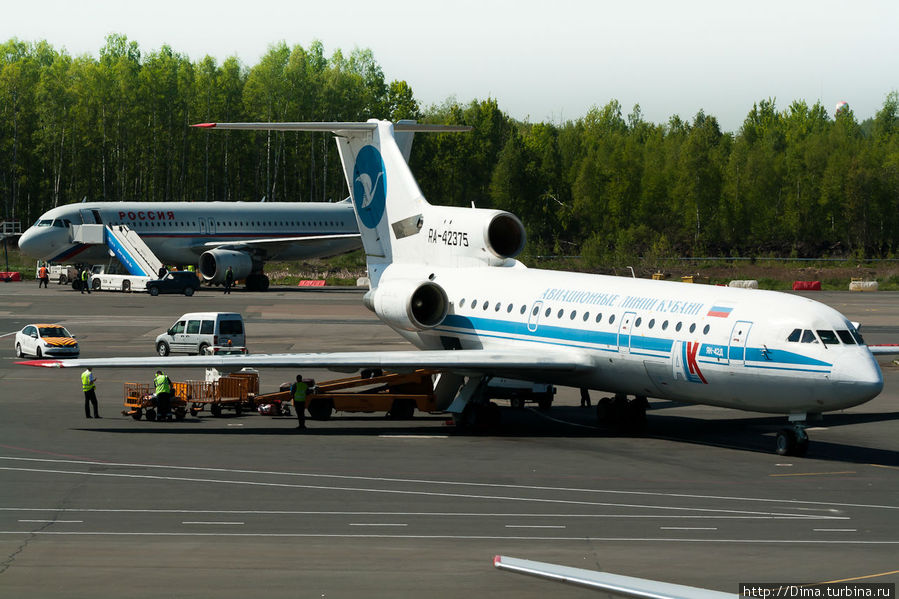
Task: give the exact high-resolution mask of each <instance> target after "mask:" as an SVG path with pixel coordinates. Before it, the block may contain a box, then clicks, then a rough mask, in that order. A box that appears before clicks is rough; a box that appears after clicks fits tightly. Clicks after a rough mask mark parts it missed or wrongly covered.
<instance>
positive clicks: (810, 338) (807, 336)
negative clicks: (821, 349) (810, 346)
mask: <svg viewBox="0 0 899 599" xmlns="http://www.w3.org/2000/svg"><path fill="white" fill-rule="evenodd" d="M802 342H803V343H818V340H817V339H816V338H815V334H814V333H813V332H811V331H810V330H808V329H806V330H804V331H802Z"/></svg>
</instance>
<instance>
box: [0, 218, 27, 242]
mask: <svg viewBox="0 0 899 599" xmlns="http://www.w3.org/2000/svg"><path fill="white" fill-rule="evenodd" d="M21 234H22V221H20V220H4V221H0V241H2V240H4V239H6V238H7V237H18V236H20V235H21Z"/></svg>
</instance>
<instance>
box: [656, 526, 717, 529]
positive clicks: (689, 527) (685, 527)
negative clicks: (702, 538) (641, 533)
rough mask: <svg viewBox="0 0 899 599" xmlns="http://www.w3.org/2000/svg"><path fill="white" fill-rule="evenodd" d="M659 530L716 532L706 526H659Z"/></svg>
mask: <svg viewBox="0 0 899 599" xmlns="http://www.w3.org/2000/svg"><path fill="white" fill-rule="evenodd" d="M659 530H718V529H717V528H711V527H706V526H660V527H659Z"/></svg>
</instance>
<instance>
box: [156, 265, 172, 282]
mask: <svg viewBox="0 0 899 599" xmlns="http://www.w3.org/2000/svg"><path fill="white" fill-rule="evenodd" d="M167 274H169V271H168V269H167V268H166V267H165V266H160V267H159V272H157V273H156V275H157V278H159V279H164V278H165V276H166V275H167Z"/></svg>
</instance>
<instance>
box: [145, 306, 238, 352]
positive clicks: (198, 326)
mask: <svg viewBox="0 0 899 599" xmlns="http://www.w3.org/2000/svg"><path fill="white" fill-rule="evenodd" d="M246 341H247V337H246V333H245V332H244V326H243V317H242V316H241V315H240V314H238V313H237V312H191V313H189V314H185V315H184V316H182V317H181V318H179V319H178V320H177V321H176V322H175V324H173V325H172V326H171V328H169V330H168V331H166V332H165V333H163V334H162V335H159V336H158V337H156V353H157V354H159V355H160V356H167V355H169V354H170V353H172V352H179V353H185V354H203V353H204V352H205V351H206V348H207V347H210V346H213V345H228V343H229V342H230V343H231V344H232V345H237V346H245V345H246V344H247V343H246Z"/></svg>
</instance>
